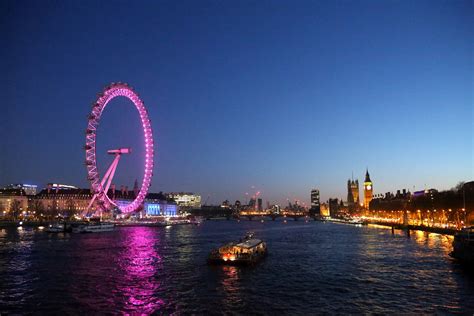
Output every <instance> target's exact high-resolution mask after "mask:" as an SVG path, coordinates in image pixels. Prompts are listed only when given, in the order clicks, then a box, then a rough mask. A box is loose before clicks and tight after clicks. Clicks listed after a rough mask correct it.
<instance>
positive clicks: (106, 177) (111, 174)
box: [85, 155, 120, 214]
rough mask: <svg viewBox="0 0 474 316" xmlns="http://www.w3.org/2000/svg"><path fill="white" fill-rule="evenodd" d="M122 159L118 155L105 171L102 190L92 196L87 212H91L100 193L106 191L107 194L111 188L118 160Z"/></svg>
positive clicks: (101, 183)
mask: <svg viewBox="0 0 474 316" xmlns="http://www.w3.org/2000/svg"><path fill="white" fill-rule="evenodd" d="M119 160H120V155H116V156H115V159H114V161H112V163H111V164H110V166H109V168H108V169H107V171H106V172H105V175H104V178H102V181H101V182H100V191H99V192H98V193H95V194H94V196H93V197H92V199H91V201H90V202H89V205H88V206H87V208H86V211H85V213H86V214H87V213H89V212H90V210H91V207H92V204H93V203H94V201H95V200H96V198H97V196H98V194H100V193H104V194H107V191H108V190H109V187H110V184H111V183H112V178H113V177H114V174H115V170H116V169H117V165H118V161H119ZM106 181H107V186H106V188H105V190H104V184H105V182H106Z"/></svg>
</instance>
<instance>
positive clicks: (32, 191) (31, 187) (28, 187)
mask: <svg viewBox="0 0 474 316" xmlns="http://www.w3.org/2000/svg"><path fill="white" fill-rule="evenodd" d="M4 189H5V190H23V191H24V192H25V194H26V195H36V190H37V189H38V186H37V185H35V184H9V185H7V186H6V187H5V188H4Z"/></svg>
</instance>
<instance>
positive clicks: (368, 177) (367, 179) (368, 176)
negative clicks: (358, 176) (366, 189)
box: [365, 168, 372, 182]
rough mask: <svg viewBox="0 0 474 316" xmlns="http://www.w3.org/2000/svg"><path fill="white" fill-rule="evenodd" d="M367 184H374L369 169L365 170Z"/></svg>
mask: <svg viewBox="0 0 474 316" xmlns="http://www.w3.org/2000/svg"><path fill="white" fill-rule="evenodd" d="M365 182H372V181H371V180H370V175H369V168H367V169H366V170H365Z"/></svg>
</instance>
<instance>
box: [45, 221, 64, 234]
mask: <svg viewBox="0 0 474 316" xmlns="http://www.w3.org/2000/svg"><path fill="white" fill-rule="evenodd" d="M45 231H46V232H48V233H55V234H57V233H64V232H65V231H66V223H54V224H49V226H48V227H46V229H45Z"/></svg>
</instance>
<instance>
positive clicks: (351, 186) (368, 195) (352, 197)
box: [347, 169, 374, 212]
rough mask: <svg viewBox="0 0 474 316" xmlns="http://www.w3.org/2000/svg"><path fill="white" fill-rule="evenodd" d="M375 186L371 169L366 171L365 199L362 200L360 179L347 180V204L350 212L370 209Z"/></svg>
mask: <svg viewBox="0 0 474 316" xmlns="http://www.w3.org/2000/svg"><path fill="white" fill-rule="evenodd" d="M373 191H374V187H373V184H372V181H371V180H370V175H369V170H368V169H367V170H366V172H365V180H364V200H363V202H361V201H360V197H359V180H357V179H356V180H355V181H354V178H352V179H349V180H347V206H348V210H349V212H353V211H357V210H360V209H365V210H367V209H369V203H370V201H371V200H372V193H373Z"/></svg>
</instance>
